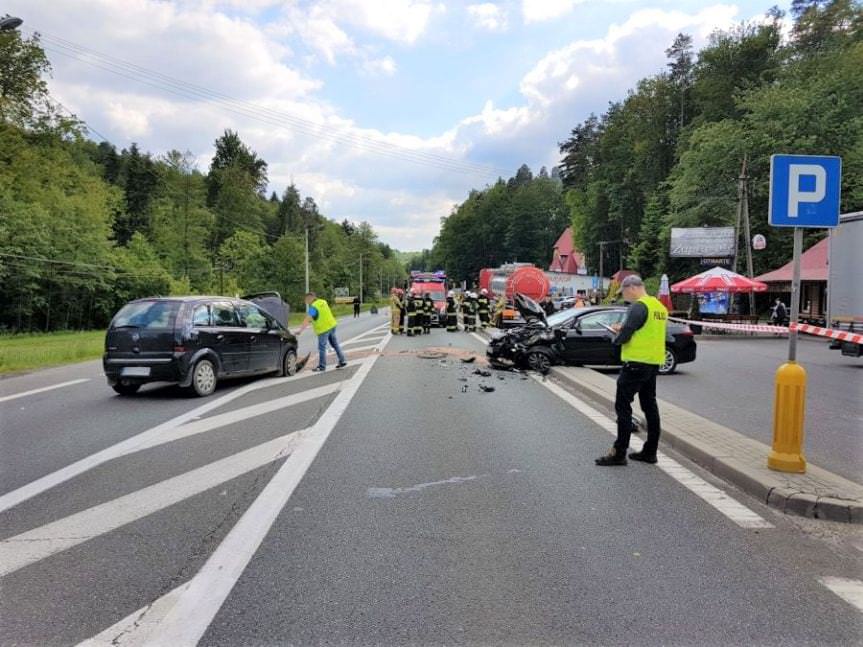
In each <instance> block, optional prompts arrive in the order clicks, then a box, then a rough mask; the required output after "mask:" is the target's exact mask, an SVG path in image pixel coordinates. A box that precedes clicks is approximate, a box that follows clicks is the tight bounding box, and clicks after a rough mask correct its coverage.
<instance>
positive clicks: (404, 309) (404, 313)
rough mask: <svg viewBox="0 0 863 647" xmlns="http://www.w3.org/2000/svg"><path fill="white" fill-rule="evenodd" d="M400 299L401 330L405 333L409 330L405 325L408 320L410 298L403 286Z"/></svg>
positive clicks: (400, 290)
mask: <svg viewBox="0 0 863 647" xmlns="http://www.w3.org/2000/svg"><path fill="white" fill-rule="evenodd" d="M399 301H400V302H401V308H400V309H399V332H400V333H405V332H407V328H406V327H405V326H406V324H407V320H408V299H407V295H406V294H405V291H404V290H403V289H401V288H399Z"/></svg>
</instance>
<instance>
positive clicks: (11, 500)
mask: <svg viewBox="0 0 863 647" xmlns="http://www.w3.org/2000/svg"><path fill="white" fill-rule="evenodd" d="M384 325H386V324H384ZM352 339H353V338H351V340H352ZM351 340H348V341H351ZM366 359H367V358H362V359H359V360H353V361H349V362H348V366H354V365H357V364H362V363H363V362H365V361H366ZM316 375H317V374H316V373H311V372H309V373H301V374H299V375H295V376H292V377H287V378H285V377H279V378H268V379H262V380H258V381H256V382H252V383H250V384H247V385H245V386H242V387H240V388H238V389H235V390H233V391H231V392H230V393H226V394H225V395H223V396H221V397H219V398H215V399H213V400H210V401H208V402H205V403H204V404H202V405H201V406H199V407H196V408H194V409H192V410H191V411H187V412H186V413H183V414H181V415H179V416H177V417H175V418H171V419H170V420H167V421H165V422H163V423H162V424H159V425H156V426H155V427H151V428H150V429H148V430H146V431H142V432H141V433H139V434H136V435H134V436H131V437H130V438H127V439H126V440H123V441H121V442H119V443H117V444H115V445H111V446H110V447H106V448H105V449H103V450H101V451H98V452H96V453H95V454H91V455H90V456H87V457H85V458H82V459H81V460H79V461H76V462H74V463H72V464H71V465H67V466H66V467H63V468H60V469H59V470H56V471H54V472H51V473H50V474H46V475H45V476H43V477H41V478H38V479H36V480H35V481H31V482H30V483H28V484H27V485H22V486H21V487H19V488H17V489H15V490H12V491H11V492H7V493H6V494H4V495H2V496H0V512H4V511H5V510H8V509H9V508H12V507H14V506H16V505H18V504H20V503H22V502H24V501H27V500H28V499H31V498H33V497H34V496H37V495H39V494H41V493H42V492H45V491H46V490H49V489H51V488H53V487H56V486H57V485H59V484H61V483H64V482H66V481H68V480H69V479H71V478H74V477H76V476H78V475H80V474H83V473H84V472H87V471H89V470H91V469H93V468H94V467H98V466H99V465H102V464H103V463H106V462H108V461H110V460H114V459H115V458H119V457H120V456H125V455H126V454H131V453H133V452H136V451H138V447H139V446H140V445H143V444H145V443H148V442H151V441H152V439H153V438H158V437H161V436H162V435H163V434H164V433H165V432H166V431H168V430H170V429H176V428H177V427H179V426H180V425H183V424H185V423H187V422H188V421H189V420H194V419H195V418H199V417H200V416H202V415H203V414H205V413H207V412H208V411H212V410H213V409H217V408H219V407H222V406H224V405H226V404H227V403H228V402H231V401H232V400H236V399H237V398H239V397H242V396H244V395H246V394H247V393H251V392H252V391H257V390H259V389H265V388H268V387H271V386H275V385H278V384H284V383H289V382H293V381H295V380H302V379H307V378H311V377H315V376H316Z"/></svg>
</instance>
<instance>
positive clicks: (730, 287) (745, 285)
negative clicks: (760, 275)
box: [671, 267, 767, 294]
mask: <svg viewBox="0 0 863 647" xmlns="http://www.w3.org/2000/svg"><path fill="white" fill-rule="evenodd" d="M671 291H672V292H683V293H685V294H691V293H693V292H766V291H767V284H766V283H762V282H761V281H755V280H753V279H748V278H746V277H745V276H742V275H741V274H738V273H737V272H732V271H731V270H726V269H725V268H722V267H714V268H712V269H709V270H707V271H706V272H702V273H701V274H696V275H695V276H692V277H690V278H688V279H685V280H683V281H679V282H677V283H675V284H674V285H672V286H671Z"/></svg>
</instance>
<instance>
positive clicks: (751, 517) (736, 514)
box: [533, 376, 773, 528]
mask: <svg viewBox="0 0 863 647" xmlns="http://www.w3.org/2000/svg"><path fill="white" fill-rule="evenodd" d="M533 378H534V380H536V382H538V383H539V384H542V385H543V386H544V387H545V388H547V389H548V390H549V391H551V392H552V393H554V394H555V395H556V396H558V397H559V398H560V399H561V400H563V401H564V402H566V403H567V404H569V405H570V406H571V407H573V408H574V409H576V410H577V411H579V412H580V413H582V414H584V415H585V416H586V417H587V418H589V419H590V420H591V421H593V422H595V423H596V424H598V425H599V426H600V427H602V428H603V429H605V430H606V431H608V432H609V433H611V434H612V435H614V436H616V435H617V425H616V424H615V423H614V422H613V421H612V420H611V419H610V418H609V417H608V416H606V415H605V414H603V413H602V412H601V411H599V410H597V409H594V408H593V407H591V406H590V405H589V404H587V403H585V402H583V401H582V400H580V399H578V398H577V397H575V396H574V395H573V394H572V393H570V392H569V391H567V390H565V389H563V388H561V387H560V386H558V385H557V384H554V383H553V382H551V381H550V380H542V379H540V378H537V377H536V376H533ZM630 445H631V448H632V449H634V450H635V451H639V450H641V447H642V445H643V441H642V440H641V439H640V438H636V437H634V436H633V438H632V440H631V441H630ZM657 457H658V459H659V461H658V462H657V467H659V469H661V470H662V471H663V472H665V473H666V474H668V475H669V476H670V477H671V478H673V479H674V480H675V481H677V482H678V483H680V484H681V485H683V486H684V487H685V488H687V489H688V490H689V491H690V492H692V493H694V494H696V495H697V496H699V497H701V498H702V499H703V500H704V501H706V502H707V503H709V504H710V505H711V506H713V507H714V508H716V510H718V511H719V512H721V513H722V514H724V515H725V516H726V517H728V518H729V519H731V520H732V521H733V522H734V523H736V524H737V525H738V526H741V527H742V528H772V527H773V524H772V523H770V522H769V521H767V520H766V519H764V518H763V517H761V516H759V515H758V514H756V513H755V512H753V511H752V510H750V509H749V508H747V507H746V506H745V505H743V504H742V503H740V502H739V501H737V500H735V499H733V498H731V497H730V496H728V495H727V494H725V493H724V492H723V491H722V490H720V489H719V488H717V487H715V486H714V485H711V484H710V483H708V482H707V481H705V480H704V479H702V478H700V477H698V476H696V475H695V474H694V473H693V472H692V471H690V470H688V469H687V468H685V467H683V465H681V464H680V463H678V462H677V461H675V460H674V459H672V458H669V457H668V456H666V455H665V454H663V453H662V452H657Z"/></svg>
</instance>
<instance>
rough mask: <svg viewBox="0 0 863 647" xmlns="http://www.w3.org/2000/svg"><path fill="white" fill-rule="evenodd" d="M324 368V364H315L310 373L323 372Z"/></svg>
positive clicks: (325, 368)
mask: <svg viewBox="0 0 863 647" xmlns="http://www.w3.org/2000/svg"><path fill="white" fill-rule="evenodd" d="M326 370H327V367H326V366H315V368H313V369H312V373H323V372H324V371H326Z"/></svg>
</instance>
